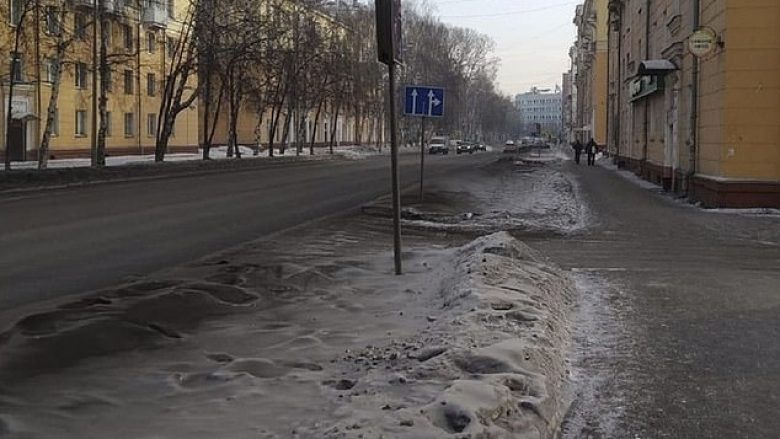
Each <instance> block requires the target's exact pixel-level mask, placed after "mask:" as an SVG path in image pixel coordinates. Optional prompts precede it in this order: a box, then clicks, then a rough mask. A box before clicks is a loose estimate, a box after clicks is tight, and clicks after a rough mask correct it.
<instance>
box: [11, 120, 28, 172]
mask: <svg viewBox="0 0 780 439" xmlns="http://www.w3.org/2000/svg"><path fill="white" fill-rule="evenodd" d="M26 153H27V122H25V121H23V120H19V119H13V120H11V125H10V126H9V127H8V156H9V157H10V160H11V161H12V162H23V161H24V160H26V159H27V157H26V156H27V154H26Z"/></svg>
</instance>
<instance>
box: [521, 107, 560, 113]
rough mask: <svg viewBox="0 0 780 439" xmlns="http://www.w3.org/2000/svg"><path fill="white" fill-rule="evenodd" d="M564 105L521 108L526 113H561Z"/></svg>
mask: <svg viewBox="0 0 780 439" xmlns="http://www.w3.org/2000/svg"><path fill="white" fill-rule="evenodd" d="M561 108H562V107H531V108H528V107H525V108H521V110H522V111H524V112H526V113H559V112H560V111H561Z"/></svg>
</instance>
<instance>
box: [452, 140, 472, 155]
mask: <svg viewBox="0 0 780 439" xmlns="http://www.w3.org/2000/svg"><path fill="white" fill-rule="evenodd" d="M455 152H456V153H458V154H473V153H474V145H472V144H470V143H465V142H458V146H457V148H455Z"/></svg>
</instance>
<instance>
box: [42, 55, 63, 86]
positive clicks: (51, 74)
mask: <svg viewBox="0 0 780 439" xmlns="http://www.w3.org/2000/svg"><path fill="white" fill-rule="evenodd" d="M43 68H44V71H45V72H46V82H49V83H52V82H54V81H55V80H56V79H57V76H58V75H59V70H60V66H59V65H58V64H57V60H55V59H54V58H46V60H44V62H43Z"/></svg>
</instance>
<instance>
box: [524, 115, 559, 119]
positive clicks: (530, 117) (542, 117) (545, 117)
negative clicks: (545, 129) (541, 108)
mask: <svg viewBox="0 0 780 439" xmlns="http://www.w3.org/2000/svg"><path fill="white" fill-rule="evenodd" d="M560 119H561V116H528V117H526V118H525V120H560Z"/></svg>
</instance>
